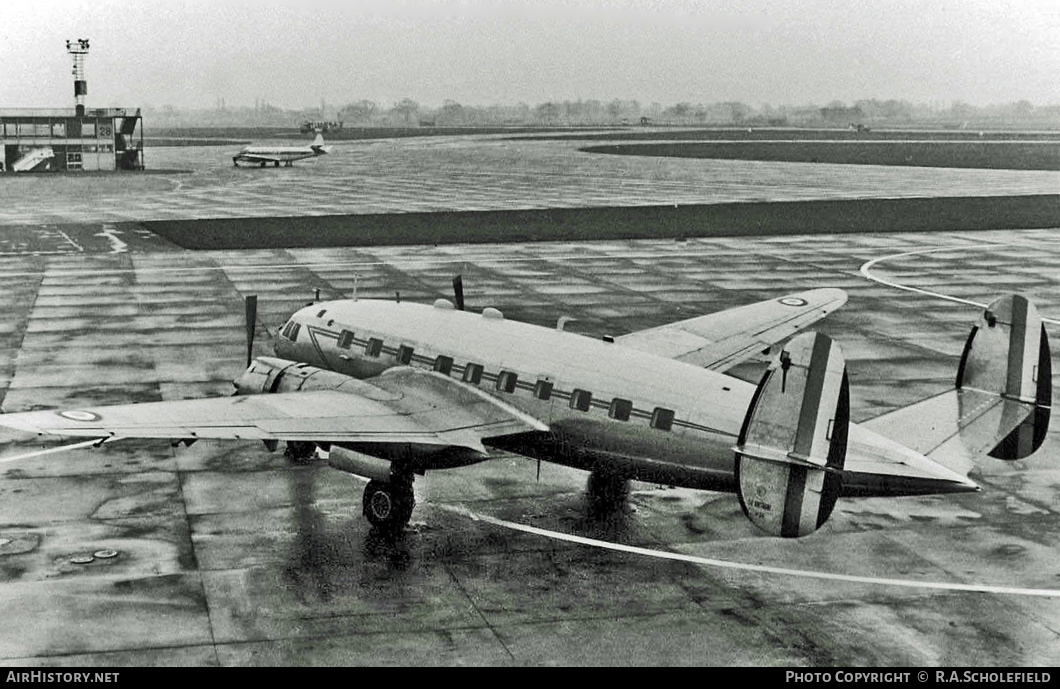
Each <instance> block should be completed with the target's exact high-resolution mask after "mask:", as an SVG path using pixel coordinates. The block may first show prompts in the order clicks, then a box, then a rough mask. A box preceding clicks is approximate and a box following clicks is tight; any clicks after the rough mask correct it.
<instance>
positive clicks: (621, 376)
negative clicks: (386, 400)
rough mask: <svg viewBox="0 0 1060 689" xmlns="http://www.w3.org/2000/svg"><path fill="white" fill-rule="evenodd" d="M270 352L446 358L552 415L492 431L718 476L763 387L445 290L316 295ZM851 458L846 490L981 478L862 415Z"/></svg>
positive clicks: (541, 450)
mask: <svg viewBox="0 0 1060 689" xmlns="http://www.w3.org/2000/svg"><path fill="white" fill-rule="evenodd" d="M276 353H277V356H279V357H282V358H284V359H288V360H291V361H298V362H303V363H306V364H309V365H312V366H316V367H319V368H322V369H327V370H331V371H335V372H338V373H342V374H344V375H348V376H351V377H354V378H359V379H368V378H371V377H373V376H376V375H378V374H379V373H381V372H382V371H384V370H386V369H388V368H391V367H394V366H403V365H406V366H413V367H418V368H421V369H426V370H434V371H438V372H440V373H443V374H445V375H448V376H451V377H453V378H456V379H457V380H462V381H464V382H465V383H468V384H471V385H475V386H477V387H478V388H479V389H481V390H483V391H485V392H487V393H488V394H490V395H493V396H495V397H497V398H499V399H501V400H503V401H504V402H505V403H507V404H510V405H512V406H514V407H516V408H517V409H519V410H521V411H523V412H525V413H527V414H529V415H531V416H533V417H534V418H537V419H540V420H541V421H543V422H544V423H546V424H548V426H549V429H550V430H549V431H547V432H530V433H525V434H521V435H516V436H508V437H504V438H500V439H493V440H492V441H489V442H487V445H490V446H492V447H495V448H497V449H502V450H509V451H512V452H517V453H519V454H523V455H526V456H530V457H536V458H540V459H544V460H547V461H552V462H557V463H561V464H565V465H569V466H573V467H577V468H580V469H587V470H591V471H606V472H609V473H611V474H617V475H620V476H623V477H626V478H633V479H638V480H644V481H650V482H654V483H660V484H665V485H675V486H683V487H689V488H699V489H710V490H725V491H734V490H735V489H736V483H735V452H734V449H733V448H734V446H735V445H736V444H737V439H738V436H739V433H740V428H741V425H742V423H743V420H744V416H745V413H746V410H747V408H748V405H749V404H750V402H751V398H752V396H753V394H754V391H755V386H754V385H752V384H750V383H747V382H744V381H742V380H739V379H737V378H733V377H731V376H727V375H724V374H721V373H717V372H714V371H710V370H707V369H703V368H699V367H697V366H693V365H690V364H686V363H682V362H680V361H675V360H672V359H668V358H665V357H660V356H656V355H653V354H649V353H645V352H641V351H638V350H635V349H632V348H629V347H624V346H622V345H620V344H616V343H612V342H607V341H603V340H596V339H593V338H589V337H585V336H582V335H578V334H575V333H569V332H562V331H559V330H557V329H552V328H545V327H540V326H535V325H530V324H526V323H521V322H518V321H511V320H508V319H505V318H504V317H503V316H502V315H501V314H500V313H499V312H497V311H496V310H494V309H486V311H485V312H484V313H482V314H477V313H471V312H465V311H458V310H455V309H454V308H453V307H452V305H451V304H450V303H449V302H446V301H445V300H439V301H438V302H436V303H435V305H434V306H428V305H423V304H415V303H409V302H404V303H400V302H388V301H376V300H352V301H351V300H344V301H331V302H320V303H317V304H312V305H310V306H307V307H305V308H303V309H301V310H299V311H298V312H296V313H295V314H294V315H293V316H292V317H291V319H290V320H289V321H288V322H287V324H285V325H284V327H283V328H282V329H281V331H280V335H279V337H278V338H277V344H276ZM355 449H361V448H355ZM847 458H848V462H847V469H846V470H845V471H844V479H843V494H845V495H908V494H922V493H935V492H954V491H966V490H971V489H973V488H972V486H974V484H971V483H970V482H967V481H966V480H964V479H963V477H960V476H958V475H956V474H953V473H952V472H948V471H947V470H945V469H944V468H941V467H939V468H938V469H939V471H935V467H933V466H931V465H932V464H933V463H931V462H930V461H929V460H927V459H926V458H924V457H922V456H921V455H919V454H917V453H915V452H913V451H912V450H909V449H908V448H905V447H904V446H902V445H900V444H899V443H896V442H894V441H891V440H889V439H887V438H884V437H882V436H879V435H878V434H875V433H872V432H871V431H868V430H867V429H863V428H859V427H858V426H856V425H854V424H851V427H850V437H849V441H848V449H847ZM881 459H882V460H886V461H888V462H891V463H894V464H896V465H900V466H906V467H907V469H906V470H905V471H906V473H907V474H908V475H904V476H902V475H895V474H894V473H893V472H891V471H888V472H885V473H875V472H872V471H871V470H869V471H865V470H862V468H860V467H869V466H870V465H873V464H874V463H875V465H876V466H878V465H879V461H880V460H881ZM443 461H445V460H443ZM448 461H450V462H452V459H451V458H450V459H449V460H448ZM925 463H926V464H925ZM450 465H453V464H452V463H451V464H450ZM935 466H937V465H935ZM925 467H929V468H925ZM431 468H433V467H431ZM439 468H440V467H439Z"/></svg>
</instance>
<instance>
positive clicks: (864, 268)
mask: <svg viewBox="0 0 1060 689" xmlns="http://www.w3.org/2000/svg"><path fill="white" fill-rule="evenodd" d="M1001 246H1010V244H1008V243H1006V242H1000V243H996V242H995V243H991V244H973V245H971V246H960V247H956V246H942V247H934V248H931V249H917V250H916V251H903V252H902V253H898V254H889V255H887V256H880V257H878V258H874V259H872V260H870V261H865V262H864V263H862V264H861V268H860V273H861V275H862V276H863V277H865V278H866V279H868V280H871V281H872V282H876V283H879V284H881V285H884V286H886V287H893V288H894V289H900V290H905V291H906V292H913V293H914V294H921V295H924V296H926V297H933V298H935V299H943V300H945V301H952V302H955V303H957V304H967V305H969V306H975V307H977V308H980V309H985V308H986V307H987V304H983V303H980V302H977V301H972V300H970V299H961V298H960V297H955V296H953V295H950V294H943V293H942V292H934V291H932V290H929V289H923V288H921V287H912V286H911V285H904V284H902V283H900V282H895V281H894V280H888V279H887V278H882V277H879V276H878V275H874V274H873V273H872V269H873V268H874V267H875V266H876V265H878V264H880V263H883V262H884V261H891V260H894V259H898V258H905V257H906V256H920V255H923V254H934V253H942V252H945V251H963V250H967V249H996V248H998V247H1001ZM1042 320H1043V321H1045V322H1046V323H1051V324H1053V325H1060V320H1057V319H1055V318H1046V317H1044V316H1043V317H1042Z"/></svg>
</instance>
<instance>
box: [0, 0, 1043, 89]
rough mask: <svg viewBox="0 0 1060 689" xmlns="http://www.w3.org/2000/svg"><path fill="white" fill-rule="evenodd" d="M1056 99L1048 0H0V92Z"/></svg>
mask: <svg viewBox="0 0 1060 689" xmlns="http://www.w3.org/2000/svg"><path fill="white" fill-rule="evenodd" d="M68 38H89V39H90V40H91V53H90V54H89V56H88V59H87V61H86V72H87V79H88V86H89V95H88V104H89V106H90V107H91V106H93V105H95V106H127V107H137V106H161V105H164V104H172V105H177V106H192V107H210V106H213V105H214V104H215V103H216V102H217V100H218V99H219V98H224V99H225V101H226V103H227V104H228V105H229V106H233V105H253V104H254V102H255V100H256V99H263V100H266V101H268V102H270V103H272V104H274V105H278V106H282V107H302V106H319V104H320V101H321V99H324V100H326V102H327V104H328V105H329V107H331V106H338V105H342V104H343V103H347V102H352V101H356V100H360V99H363V98H367V99H370V100H374V101H376V102H377V103H379V104H381V105H383V106H390V105H392V104H393V103H394V102H396V101H398V100H400V99H402V98H406V97H408V98H412V99H413V100H416V101H418V102H419V103H421V104H423V105H427V106H436V105H440V104H441V103H442V101H443V100H445V99H452V100H456V101H458V102H461V103H464V104H472V105H487V104H491V103H503V104H515V103H518V102H520V101H522V102H526V103H528V104H531V105H535V104H537V103H542V102H545V101H548V100H577V99H598V100H611V99H614V98H622V99H636V100H639V101H640V102H641V103H643V104H648V103H651V102H653V101H656V102H659V103H662V104H664V105H669V104H673V103H677V102H681V101H689V102H694V103H696V102H698V103H711V102H717V101H728V100H738V101H743V102H745V103H748V104H750V105H753V106H758V105H760V104H762V103H771V104H773V105H781V104H789V105H797V104H809V103H815V104H819V105H822V104H825V103H828V102H830V101H834V100H839V101H844V102H846V103H848V104H849V103H852V102H853V101H855V100H857V99H861V98H880V99H890V98H897V99H905V100H910V101H913V102H917V103H938V104H944V105H948V104H949V103H950V102H952V101H955V100H962V101H966V102H969V103H972V104H975V105H987V104H993V103H1009V102H1014V101H1017V100H1021V99H1026V100H1029V101H1031V102H1032V103H1034V104H1036V105H1044V104H1057V103H1060V0H866V1H860V0H835V1H832V0H770V1H766V0H737V1H735V2H734V1H731V0H717V1H714V0H699V1H698V2H695V1H692V0H667V1H662V0H492V1H490V0H184V1H179V2H178V1H177V0H0V107H28V106H40V107H67V106H72V104H73V86H72V80H73V78H72V76H71V74H70V70H71V66H72V62H71V59H70V57H69V56H68V55H67V54H66V43H65V41H66V39H68Z"/></svg>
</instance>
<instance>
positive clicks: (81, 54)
mask: <svg viewBox="0 0 1060 689" xmlns="http://www.w3.org/2000/svg"><path fill="white" fill-rule="evenodd" d="M66 52H68V53H70V54H71V55H73V56H74V71H73V74H74V101H75V103H76V109H77V114H78V115H84V114H85V96H86V95H88V82H87V81H85V55H88V39H87V38H78V39H75V40H72V41H67V42H66Z"/></svg>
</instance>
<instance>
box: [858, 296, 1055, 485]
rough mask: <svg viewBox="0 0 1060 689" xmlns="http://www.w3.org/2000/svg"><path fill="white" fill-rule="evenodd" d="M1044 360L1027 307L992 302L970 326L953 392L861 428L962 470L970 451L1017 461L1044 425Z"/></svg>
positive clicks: (1047, 375)
mask: <svg viewBox="0 0 1060 689" xmlns="http://www.w3.org/2000/svg"><path fill="white" fill-rule="evenodd" d="M1051 405H1052V358H1051V354H1050V351H1049V338H1048V336H1047V335H1046V333H1045V327H1044V326H1043V325H1042V319H1041V316H1039V315H1038V310H1037V309H1036V308H1035V307H1034V304H1032V303H1031V302H1030V300H1029V299H1027V298H1026V297H1025V296H1023V295H1020V294H1009V295H1005V296H1003V297H1000V298H998V299H996V300H995V301H994V302H993V303H991V304H990V306H988V307H987V308H986V310H985V311H984V312H983V315H982V317H981V318H980V319H979V322H978V323H976V325H974V326H973V327H972V331H971V334H969V336H968V340H967V342H966V343H965V346H964V353H963V355H962V356H961V363H960V365H959V366H958V369H957V381H956V385H955V389H953V390H950V391H949V392H944V393H942V394H941V395H936V396H935V397H931V398H929V399H926V400H923V401H922V402H918V403H916V404H913V405H910V406H908V407H905V408H903V409H898V410H896V411H894V412H890V413H888V414H884V415H883V416H879V417H877V418H875V419H872V420H871V421H867V422H865V423H863V424H861V425H863V426H865V427H867V428H869V429H870V430H873V431H876V432H877V433H880V434H882V435H885V436H888V437H890V438H893V439H895V440H900V441H901V442H902V443H903V444H905V445H907V446H909V447H910V448H912V449H914V450H916V451H917V452H920V453H921V454H925V455H927V456H929V457H930V458H931V459H933V460H935V461H937V462H939V463H940V464H943V465H945V466H946V467H948V468H950V469H953V470H955V471H959V472H963V473H967V472H968V471H969V470H970V469H971V468H972V466H974V461H975V460H976V459H977V458H978V456H980V455H983V454H988V455H990V456H991V457H995V458H998V459H1006V460H1013V459H1022V458H1024V457H1027V456H1029V455H1030V454H1031V453H1033V452H1034V451H1035V450H1037V449H1038V448H1039V447H1040V446H1041V444H1042V442H1043V441H1044V440H1045V434H1046V431H1047V430H1048V428H1049V415H1050V411H1051Z"/></svg>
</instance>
